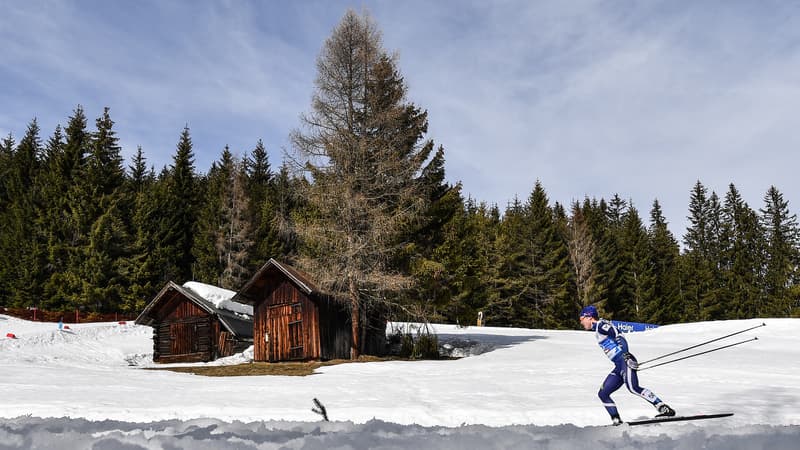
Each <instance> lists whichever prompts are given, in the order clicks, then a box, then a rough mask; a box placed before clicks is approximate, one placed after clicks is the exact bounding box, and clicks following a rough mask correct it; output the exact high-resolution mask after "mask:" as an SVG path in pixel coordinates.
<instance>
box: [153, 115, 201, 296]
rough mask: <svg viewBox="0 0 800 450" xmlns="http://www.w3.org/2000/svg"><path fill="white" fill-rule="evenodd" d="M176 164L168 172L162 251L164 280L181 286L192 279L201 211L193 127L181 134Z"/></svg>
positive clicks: (160, 240)
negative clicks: (197, 228) (197, 224)
mask: <svg viewBox="0 0 800 450" xmlns="http://www.w3.org/2000/svg"><path fill="white" fill-rule="evenodd" d="M172 161H173V164H172V166H170V167H169V170H168V171H167V173H166V177H165V180H164V181H165V182H166V185H165V187H166V191H165V192H164V194H165V197H166V198H165V203H164V205H163V208H162V211H161V212H162V213H163V215H162V216H161V217H159V219H160V229H159V239H158V244H159V251H160V252H162V254H163V258H164V263H165V266H164V272H163V277H164V278H166V279H171V280H176V281H177V282H179V283H183V282H184V281H188V280H192V279H193V278H194V277H193V275H192V264H193V262H194V258H193V256H192V246H193V245H194V234H195V224H196V223H197V208H198V199H197V198H198V187H199V186H198V177H197V174H196V173H195V168H194V150H193V147H192V138H191V135H190V133H189V127H188V126H186V127H184V128H183V131H182V132H181V136H180V139H179V140H178V144H177V148H176V152H175V155H174V156H173V158H172Z"/></svg>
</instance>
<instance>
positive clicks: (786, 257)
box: [758, 186, 800, 317]
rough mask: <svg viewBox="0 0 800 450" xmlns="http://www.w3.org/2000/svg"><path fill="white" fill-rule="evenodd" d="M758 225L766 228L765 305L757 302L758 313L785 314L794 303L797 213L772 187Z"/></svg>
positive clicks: (781, 315) (796, 268)
mask: <svg viewBox="0 0 800 450" xmlns="http://www.w3.org/2000/svg"><path fill="white" fill-rule="evenodd" d="M760 212H761V224H762V226H763V227H764V230H765V231H766V244H767V245H766V258H767V262H766V271H765V273H764V284H765V285H764V287H765V294H766V299H765V300H766V304H763V305H759V308H758V314H759V315H774V316H779V317H783V316H787V315H789V314H790V313H791V309H792V307H793V306H795V307H796V306H797V305H792V304H791V297H790V296H789V295H788V294H789V290H790V288H791V286H792V285H793V284H794V283H796V282H797V279H798V264H799V263H800V255H798V243H800V240H799V239H800V232H799V231H798V226H797V215H796V214H791V213H790V211H789V202H787V201H785V200H784V199H783V194H781V193H780V191H778V189H777V188H776V187H775V186H770V188H769V190H767V193H766V194H765V195H764V208H762V209H760Z"/></svg>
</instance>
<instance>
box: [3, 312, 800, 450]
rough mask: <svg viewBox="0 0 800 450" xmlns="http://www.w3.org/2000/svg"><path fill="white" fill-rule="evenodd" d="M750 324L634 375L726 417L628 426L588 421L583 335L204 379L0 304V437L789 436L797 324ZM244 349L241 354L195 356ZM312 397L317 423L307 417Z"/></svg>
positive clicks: (273, 442) (655, 343)
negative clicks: (310, 370) (318, 404)
mask: <svg viewBox="0 0 800 450" xmlns="http://www.w3.org/2000/svg"><path fill="white" fill-rule="evenodd" d="M761 322H762V321H760V320H749V321H727V322H705V323H693V324H680V325H672V326H667V327H661V328H659V329H656V330H651V331H647V332H644V333H633V334H628V335H627V338H628V341H629V342H630V343H631V347H632V350H633V351H634V353H635V354H636V355H637V356H638V358H639V360H640V361H643V360H647V359H650V358H653V357H655V356H658V355H661V354H664V353H668V352H671V351H675V350H677V349H679V348H684V347H687V346H690V345H694V344H697V343H699V342H703V341H706V340H710V339H714V338H716V337H720V336H723V335H725V334H729V333H732V332H735V331H738V330H742V329H745V328H749V327H751V326H754V325H757V324H759V323H761ZM763 322H765V323H766V324H767V326H766V327H763V328H758V329H756V330H753V331H750V332H747V333H743V334H742V335H740V336H736V337H733V338H730V339H726V340H723V341H720V342H719V343H714V344H710V345H709V346H708V347H703V348H699V349H697V350H696V351H695V352H699V351H704V350H707V349H709V348H713V347H715V346H722V345H726V344H729V343H732V342H736V340H737V339H739V338H740V337H741V340H744V339H749V338H750V337H753V336H758V337H759V340H758V341H755V342H752V343H746V344H742V345H741V346H737V347H734V348H730V349H725V350H721V351H719V352H716V353H712V354H709V355H704V356H699V357H696V358H692V359H688V360H686V361H681V362H678V363H674V364H670V365H667V366H664V367H662V368H655V369H653V370H652V371H647V372H643V373H641V375H640V379H641V384H642V385H643V386H647V387H650V388H652V389H653V390H654V391H655V392H656V393H657V394H658V395H660V396H661V397H662V398H664V399H665V400H666V401H668V402H669V403H670V404H671V405H672V406H673V407H675V408H676V409H677V410H678V412H679V414H694V413H713V412H725V411H731V412H735V413H736V415H735V416H734V417H732V418H726V419H715V420H709V421H706V422H705V423H702V424H697V423H672V424H659V425H648V426H642V427H633V428H630V427H627V426H623V427H608V426H603V425H605V424H606V423H608V418H607V416H606V414H605V411H604V410H603V409H602V406H601V405H600V403H599V400H598V399H597V397H596V392H597V388H598V387H599V384H600V382H602V380H603V378H604V377H605V374H606V373H608V371H609V370H610V364H609V363H608V361H607V360H605V359H604V357H603V355H602V353H601V352H600V350H599V349H598V348H597V346H596V344H595V343H594V336H593V334H592V333H586V332H579V331H553V330H529V329H512V328H491V327H485V328H476V327H469V328H458V327H455V326H448V325H435V326H434V328H435V329H436V331H437V332H438V334H439V339H440V345H441V346H442V348H443V351H445V352H447V353H449V354H450V355H452V356H468V357H464V358H462V359H459V360H451V361H417V362H406V361H391V362H381V363H359V364H343V365H337V366H327V367H323V368H321V369H319V370H318V371H317V373H316V374H314V375H312V376H309V377H230V378H207V377H200V376H194V375H190V374H179V373H173V372H167V371H148V370H142V369H143V368H145V367H153V366H155V364H154V363H152V361H151V358H152V345H153V343H152V329H151V328H149V327H141V326H137V325H133V324H132V323H128V324H124V325H120V324H118V323H99V324H76V325H72V324H70V325H69V326H70V330H67V331H59V330H58V329H57V327H56V324H53V323H40V322H35V323H34V322H27V321H23V320H19V319H15V318H12V317H8V316H0V336H5V335H6V333H9V332H13V333H14V334H16V336H17V339H7V338H3V339H0V398H2V402H0V417H2V418H4V419H2V420H0V448H2V449H5V448H54V447H59V448H92V447H94V448H108V449H114V448H125V449H127V448H159V449H160V448H173V447H177V448H259V449H260V448H375V447H381V448H410V447H424V448H454V449H455V448H460V449H463V448H559V449H571V448H576V449H577V448H581V449H583V448H585V445H586V444H587V442H594V444H593V446H594V447H597V448H700V447H703V448H720V449H722V448H727V449H737V448H742V449H744V448H748V449H749V448H797V442H798V440H797V438H798V437H800V349H798V346H797V345H796V343H797V342H800V340H799V338H800V331H798V325H800V320H797V319H765V320H763ZM407 326H408V325H407ZM412 331H413V330H412ZM689 353H693V352H692V351H690V352H689ZM677 356H683V355H682V354H681V355H677ZM250 359H252V351H250V353H249V354H248V353H247V352H245V354H239V355H235V356H232V357H229V358H224V359H221V360H218V361H214V362H212V363H208V364H214V365H220V364H238V363H242V362H247V361H249V360H250ZM193 365H203V363H196V364H193ZM315 397H318V398H320V400H321V401H322V402H323V404H325V406H326V407H327V408H328V413H329V416H330V417H331V420H332V422H318V419H319V416H317V415H316V414H314V413H313V412H312V411H311V407H312V403H311V400H312V399H313V398H315ZM614 398H615V400H616V401H617V403H618V405H619V407H620V409H621V412H622V414H623V418H624V419H625V418H627V419H630V420H633V419H636V418H639V417H649V416H652V415H653V414H654V413H653V409H652V407H650V406H649V405H648V404H646V403H645V402H643V401H642V400H641V399H638V398H636V397H634V396H633V395H631V394H630V393H628V392H626V391H624V388H623V389H622V390H620V391H618V392H617V393H616V394H615V395H614ZM587 439H588V440H589V441H587ZM56 444H57V445H56ZM171 446H172V447H171Z"/></svg>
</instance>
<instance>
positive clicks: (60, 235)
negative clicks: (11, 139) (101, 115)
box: [43, 105, 91, 309]
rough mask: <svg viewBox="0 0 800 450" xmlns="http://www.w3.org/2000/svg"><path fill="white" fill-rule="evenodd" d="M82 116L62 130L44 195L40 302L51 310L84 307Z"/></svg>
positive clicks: (86, 139)
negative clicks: (45, 272) (44, 266)
mask: <svg viewBox="0 0 800 450" xmlns="http://www.w3.org/2000/svg"><path fill="white" fill-rule="evenodd" d="M86 126H87V121H86V115H85V114H84V112H83V107H81V106H80V105H78V106H77V107H76V108H75V110H74V111H73V115H72V116H71V117H70V118H69V121H68V123H67V127H66V128H65V129H64V134H65V136H64V138H65V141H64V145H63V146H62V147H61V148H60V149H52V150H53V152H54V153H53V156H52V158H53V159H52V161H51V164H50V170H49V174H48V179H47V183H46V190H45V191H44V197H45V201H44V204H45V205H46V207H47V211H46V212H45V217H44V219H43V225H44V228H45V229H44V232H45V234H46V236H47V239H48V249H49V252H48V266H49V267H50V270H51V273H50V277H49V278H48V280H47V282H46V283H45V286H44V294H43V297H44V298H43V302H44V303H45V304H46V305H47V306H48V307H49V308H51V309H70V308H80V307H85V304H84V302H83V298H82V293H83V280H82V267H81V266H82V264H83V261H84V254H83V249H84V248H85V246H86V245H87V242H88V231H89V225H88V224H87V217H85V216H84V215H83V212H84V207H85V206H87V205H85V202H86V201H87V198H86V197H85V196H84V195H83V194H84V192H85V189H83V187H82V183H83V180H84V178H85V175H86V158H87V154H88V153H89V152H90V146H91V133H90V132H89V131H88V130H87V128H86Z"/></svg>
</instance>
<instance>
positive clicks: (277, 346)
mask: <svg viewBox="0 0 800 450" xmlns="http://www.w3.org/2000/svg"><path fill="white" fill-rule="evenodd" d="M234 300H236V301H238V302H240V303H247V304H251V305H253V358H254V360H255V361H271V362H278V361H292V360H311V359H322V360H328V359H347V358H350V345H351V342H352V330H351V326H350V313H349V310H348V305H347V303H346V302H342V301H338V300H337V299H334V298H333V297H331V296H329V295H326V294H324V293H322V292H320V291H319V289H318V288H317V287H316V286H315V285H314V283H312V282H311V281H310V280H309V277H308V275H306V274H304V273H302V272H300V271H298V270H297V269H295V268H293V267H291V266H289V265H287V264H283V263H279V262H278V261H276V260H274V259H270V260H269V261H268V262H267V263H266V264H265V265H264V266H262V267H261V269H259V271H258V272H257V273H256V274H255V275H253V277H252V278H251V279H250V280H249V281H248V282H247V283H246V284H245V286H244V287H243V288H242V289H241V290H239V292H238V293H237V294H236V297H235V298H234ZM365 323H368V324H371V325H375V327H376V329H377V331H376V332H373V333H368V339H369V340H370V341H371V342H372V343H373V344H372V345H370V346H369V348H370V350H371V351H372V352H371V353H369V354H376V353H377V351H378V350H376V349H382V348H384V346H383V345H382V344H384V343H385V329H386V322H385V320H383V321H382V320H381V319H380V318H378V319H375V318H373V319H371V320H369V321H365ZM381 324H382V328H381Z"/></svg>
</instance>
